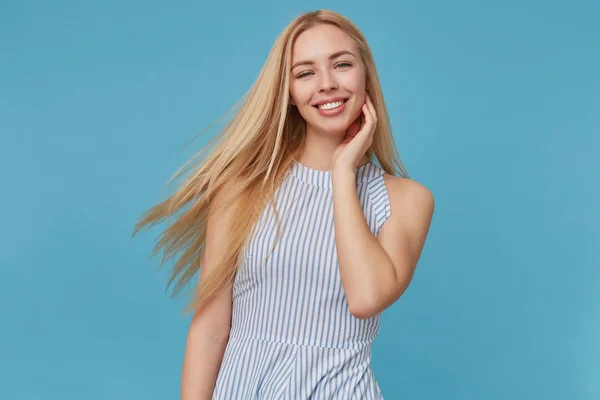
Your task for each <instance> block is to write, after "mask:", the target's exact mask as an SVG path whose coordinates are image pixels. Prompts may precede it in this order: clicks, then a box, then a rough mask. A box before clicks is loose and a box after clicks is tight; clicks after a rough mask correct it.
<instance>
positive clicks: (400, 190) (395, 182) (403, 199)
mask: <svg viewBox="0 0 600 400" xmlns="http://www.w3.org/2000/svg"><path fill="white" fill-rule="evenodd" d="M383 180H384V182H385V185H386V188H387V191H388V196H389V198H390V203H393V204H391V206H392V207H393V206H394V205H397V206H398V207H401V205H402V204H405V205H408V206H410V207H415V206H417V207H419V208H423V209H424V210H430V209H431V210H432V211H433V208H434V197H433V193H431V191H430V190H429V189H428V188H427V187H425V186H424V185H422V184H420V183H419V182H417V181H414V180H412V179H409V178H404V177H401V176H394V175H390V174H384V175H383Z"/></svg>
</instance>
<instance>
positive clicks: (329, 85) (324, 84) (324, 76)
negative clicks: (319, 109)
mask: <svg viewBox="0 0 600 400" xmlns="http://www.w3.org/2000/svg"><path fill="white" fill-rule="evenodd" d="M337 88H338V83H337V81H336V79H335V77H334V76H333V74H332V73H331V72H330V71H325V72H322V73H321V77H320V81H319V91H320V92H323V91H328V90H333V89H337Z"/></svg>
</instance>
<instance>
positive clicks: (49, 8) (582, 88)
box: [0, 0, 600, 400]
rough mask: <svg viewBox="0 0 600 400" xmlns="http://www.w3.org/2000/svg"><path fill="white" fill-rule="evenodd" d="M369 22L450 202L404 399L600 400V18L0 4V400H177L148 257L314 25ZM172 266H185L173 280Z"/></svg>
mask: <svg viewBox="0 0 600 400" xmlns="http://www.w3.org/2000/svg"><path fill="white" fill-rule="evenodd" d="M318 8H330V9H333V10H336V11H338V12H341V13H342V14H344V15H346V16H347V17H349V18H350V19H351V20H353V21H354V22H355V23H356V24H357V25H358V26H359V28H360V29H361V30H362V31H363V32H364V33H365V35H366V36H367V39H368V40H369V43H370V45H371V46H372V50H373V52H374V55H375V59H376V62H377V66H378V70H379V72H380V75H381V80H382V85H383V91H384V95H385V96H386V101H387V105H388V107H389V112H390V116H391V119H392V126H393V128H394V136H395V138H396V141H397V144H398V147H399V149H400V153H401V156H402V157H403V160H404V162H405V164H406V166H407V168H408V171H409V172H410V174H411V175H412V177H413V178H414V179H415V180H417V181H419V182H421V183H423V184H424V185H426V186H427V187H428V188H430V190H431V191H432V192H433V193H434V195H435V198H436V213H435V216H434V220H433V224H432V228H431V232H430V236H429V238H428V241H427V243H426V246H425V249H424V252H423V256H422V258H421V261H420V264H419V267H418V269H417V273H416V274H415V277H414V280H413V283H412V285H411V287H410V288H409V290H408V291H407V292H406V294H405V295H404V296H403V297H402V298H401V299H400V301H398V302H397V303H396V304H395V305H394V306H392V307H391V308H390V309H388V310H386V311H385V312H384V315H383V320H382V326H381V332H380V335H379V337H378V338H377V340H376V341H375V344H374V352H373V363H372V366H373V370H374V371H375V374H376V377H377V379H378V380H379V382H380V386H381V388H382V390H383V393H384V395H385V397H386V398H387V399H461V400H465V399H489V400H495V399H544V400H548V399H590V400H592V399H599V398H600V340H599V338H600V290H598V288H599V286H600V273H599V267H600V256H599V252H598V247H599V244H600V233H599V231H598V227H599V226H600V211H599V207H598V205H600V188H599V183H600V166H599V161H598V153H599V152H600V139H599V138H598V136H599V134H600V129H599V128H600V78H599V76H600V75H599V73H598V71H600V3H598V2H597V1H593V0H590V1H571V2H566V1H554V0H550V1H548V0H546V1H541V0H540V1H534V0H527V1H523V0H520V1H516V0H508V1H504V2H482V1H472V0H471V1H469V0H456V1H453V2H448V1H442V0H421V1H393V0H388V1H385V2H384V1H376V2H375V1H374V2H372V3H369V2H366V1H355V0H346V1H329V2H326V1H304V2H297V3H293V2H283V1H260V2H243V1H238V2H200V1H196V2H191V1H181V2H172V3H167V2H158V1H144V2H141V1H139V2H131V1H116V0H112V1H104V2H82V1H54V2H42V1H23V2H17V1H15V0H13V1H10V0H8V1H7V0H4V1H2V2H1V3H0V37H1V39H0V132H1V139H2V140H1V142H0V143H1V145H0V174H1V175H0V178H1V180H2V188H3V190H2V198H1V200H0V205H1V208H2V210H3V214H4V216H3V220H4V223H3V224H2V227H3V229H2V230H1V231H0V246H1V249H2V256H1V261H0V263H1V264H0V265H1V268H0V273H1V279H0V313H1V314H0V315H1V324H2V325H1V329H0V398H2V399H7V400H25V399H28V400H29V399H63V400H68V399H90V400H91V399H175V398H178V394H179V378H180V371H181V370H180V368H181V362H182V357H183V351H184V345H185V337H186V333H187V327H188V323H189V317H188V316H184V315H183V314H181V313H180V311H181V307H182V306H183V303H184V302H183V299H182V298H179V299H175V300H173V299H171V298H169V297H168V295H167V294H166V293H165V291H164V288H165V283H166V281H167V271H166V270H163V271H157V266H158V264H159V261H160V259H159V258H158V257H157V258H153V259H149V255H150V253H151V251H152V247H153V245H154V237H155V236H156V235H157V234H158V233H160V230H161V229H160V228H162V227H164V225H162V226H160V227H156V228H154V229H152V230H151V231H146V232H144V233H142V234H140V235H139V236H137V237H136V238H135V239H134V240H133V241H130V240H129V236H130V234H131V232H132V229H133V225H134V223H135V221H136V219H137V218H138V216H139V215H140V214H141V213H142V212H143V211H144V210H146V209H147V208H149V207H150V206H152V205H153V204H155V203H156V202H158V201H159V200H161V199H164V198H165V196H166V194H167V193H168V192H167V187H166V186H165V184H166V181H167V179H168V178H169V177H170V176H171V175H172V174H173V173H174V172H175V171H176V170H177V168H179V167H180V166H182V165H183V163H184V162H185V161H186V160H187V159H188V158H189V157H191V156H192V155H193V154H195V153H196V152H197V151H198V150H199V149H200V148H201V147H203V145H204V144H205V143H207V141H208V140H209V139H210V138H211V137H213V136H214V135H215V134H216V133H217V131H218V127H221V126H222V124H221V125H218V126H217V127H215V128H212V129H210V130H208V131H206V132H205V133H203V134H201V135H200V136H199V137H198V138H197V139H196V140H195V141H193V142H192V143H190V144H189V145H188V146H187V147H184V146H185V145H186V144H187V143H188V142H189V141H190V140H191V139H192V138H194V136H195V135H196V134H197V133H198V132H199V131H201V130H202V129H204V128H205V127H207V126H208V125H209V124H210V123H211V122H212V121H214V120H216V119H217V118H219V117H220V116H221V115H222V114H223V113H225V112H226V111H227V110H228V109H229V108H230V107H231V106H232V105H233V104H234V103H235V102H236V101H237V100H238V99H239V98H240V97H241V96H242V95H243V93H244V92H245V91H246V90H247V89H248V88H249V87H250V85H251V84H252V82H253V81H254V79H255V78H256V77H257V75H258V71H259V69H260V68H261V66H262V64H263V62H264V61H265V59H266V56H267V54H268V51H269V50H270V48H271V46H272V44H273V42H274V40H275V37H276V36H277V35H278V34H279V32H280V31H281V30H282V29H283V28H284V27H285V26H286V25H287V24H288V23H289V22H290V21H291V20H292V19H293V18H294V17H295V16H297V15H298V14H300V13H302V12H305V11H310V10H314V9H318ZM168 266H170V264H167V267H168Z"/></svg>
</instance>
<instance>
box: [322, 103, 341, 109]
mask: <svg viewBox="0 0 600 400" xmlns="http://www.w3.org/2000/svg"><path fill="white" fill-rule="evenodd" d="M342 104H344V102H343V101H336V102H333V103H326V104H321V105H319V110H332V109H334V108H338V107H339V106H341V105H342Z"/></svg>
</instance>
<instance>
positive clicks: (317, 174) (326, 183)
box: [290, 160, 384, 188]
mask: <svg viewBox="0 0 600 400" xmlns="http://www.w3.org/2000/svg"><path fill="white" fill-rule="evenodd" d="M355 171H356V183H357V184H359V183H361V182H368V181H370V180H371V179H373V178H376V177H378V176H381V175H383V174H384V171H383V170H382V169H381V168H379V167H378V166H377V165H375V164H373V162H371V161H369V162H368V163H366V164H363V165H361V166H359V167H357V168H356V170H355ZM290 172H291V174H292V175H293V176H295V177H296V178H297V179H299V180H301V181H302V182H305V183H308V184H311V185H314V186H320V187H328V188H330V187H332V186H333V184H332V180H331V177H332V175H333V173H332V172H331V171H322V170H319V169H314V168H310V167H307V166H306V165H304V164H301V163H300V162H298V161H297V160H294V161H293V163H292V166H291V169H290Z"/></svg>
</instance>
